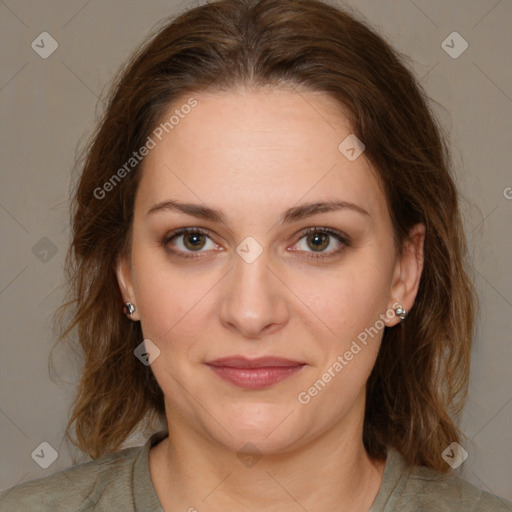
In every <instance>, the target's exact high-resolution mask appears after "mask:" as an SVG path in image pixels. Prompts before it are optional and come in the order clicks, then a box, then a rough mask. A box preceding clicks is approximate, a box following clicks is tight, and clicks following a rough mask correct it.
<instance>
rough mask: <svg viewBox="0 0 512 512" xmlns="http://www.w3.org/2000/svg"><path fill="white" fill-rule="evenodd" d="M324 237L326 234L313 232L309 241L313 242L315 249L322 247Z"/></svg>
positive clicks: (325, 237) (323, 245)
mask: <svg viewBox="0 0 512 512" xmlns="http://www.w3.org/2000/svg"><path fill="white" fill-rule="evenodd" d="M326 239H327V236H326V235H324V234H322V233H314V234H313V235H311V242H313V244H314V247H315V248H316V249H319V248H320V249H324V248H325V241H326Z"/></svg>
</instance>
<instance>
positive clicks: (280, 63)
mask: <svg viewBox="0 0 512 512" xmlns="http://www.w3.org/2000/svg"><path fill="white" fill-rule="evenodd" d="M405 62H406V60H405V58H404V57H403V56H402V55H400V54H399V53H397V52H396V51H395V50H393V49H392V48H391V47H390V45H389V44H388V43H386V42H385V40H384V39H383V38H382V37H381V36H379V35H377V34H376V33H375V32H374V31H373V30H372V29H370V28H369V26H368V24H367V23H366V22H364V21H359V20H358V19H357V18H356V16H355V15H353V14H349V13H347V12H345V11H343V10H341V9H339V8H338V7H336V6H334V5H331V4H327V3H323V2H321V1H319V0H219V1H214V2H212V3H208V4H205V5H203V6H199V7H195V8H193V9H190V10H188V11H186V12H184V13H181V14H179V15H177V16H174V17H172V18H170V19H168V20H165V25H164V26H163V28H160V29H159V30H157V31H156V32H155V34H153V35H152V36H151V37H150V38H149V39H148V41H147V42H146V43H145V44H144V45H142V46H141V47H140V48H139V50H138V51H137V52H136V53H135V54H134V55H133V57H132V58H131V59H130V60H129V62H128V63H127V64H126V65H125V66H124V68H123V69H122V70H121V71H120V73H119V75H118V78H117V79H116V80H115V82H114V83H113V86H112V89H111V92H110V95H109V97H108V98H107V106H106V109H105V113H104V114H103V117H102V119H101V120H100V122H99V124H98V127H97V129H96V131H95V133H94V134H93V136H92V138H91V140H90V142H89V143H88V145H87V147H86V151H85V155H86V156H85V159H84V162H83V168H82V172H81V176H80V179H79V182H78V185H77V187H76V191H75V192H74V196H73V203H72V242H71V246H70V248H69V252H68V255H67V259H66V268H67V273H68V277H69V282H70V283H71V288H70V289H71V292H70V293H71V294H72V297H71V300H70V301H68V303H67V304H65V305H64V306H62V307H63V308H68V307H71V308H72V311H73V314H72V318H71V320H70V321H69V322H68V324H67V326H66V328H65V329H64V330H63V332H62V333H61V339H64V338H67V337H70V336H71V335H72V334H73V336H74V340H75V342H76V341H78V344H79V346H80V348H81V350H82V353H83V370H82V374H81V379H80V382H79V385H78V390H77V394H76V397H75V400H74V402H73V404H72V414H71V415H70V419H69V423H68V428H67V433H68V436H69V437H70V438H71V439H72V441H73V442H74V443H75V444H76V445H77V446H78V447H80V448H81V449H82V450H83V451H85V452H87V453H88V454H89V455H90V456H91V457H93V458H96V457H99V456H100V455H102V454H105V453H108V452H112V451H115V450H117V449H119V448H120V447H121V445H122V443H123V442H124V441H125V440H126V439H127V437H128V436H129V435H130V434H131V433H132V432H133V431H134V430H135V429H136V428H137V427H138V426H139V425H140V424H141V421H142V420H147V419H148V418H155V417H158V418H164V417H165V416H164V402H163V394H162V391H161V390H160V388H159V386H158V384H157V382H156V380H155V378H154V377H153V374H152V372H151V369H150V367H149V366H144V365H142V364H141V363H140V362H139V361H138V360H137V359H136V358H135V357H134V354H133V351H134V348H135V347H136V346H137V345H139V344H140V342H141V341H142V339H143V335H142V331H141V327H140V323H139V322H136V323H134V322H131V321H130V320H129V319H127V318H126V316H125V315H124V314H123V309H122V296H121V293H120V290H119V287H118V283H117V280H116V275H115V267H116V262H117V259H118V257H119V256H120V255H126V254H129V249H130V236H131V224H132V220H133V208H134V198H135V194H136V191H137V185H138V182H139V179H140V174H141V170H142V164H143V163H141V164H138V165H137V166H135V167H134V168H133V169H132V170H131V171H130V172H129V173H127V174H126V176H125V177H124V178H123V179H122V180H120V181H119V183H116V185H115V186H113V187H111V190H109V191H108V193H106V194H104V197H102V198H99V197H98V196H99V195H100V194H98V187H102V186H103V184H104V183H106V182H107V181H108V180H109V179H110V178H111V177H112V176H113V175H114V174H115V173H116V172H117V170H118V169H119V168H120V167H121V166H122V165H123V163H125V162H127V161H128V160H129V159H130V157H131V156H132V154H133V152H134V151H136V150H138V149H139V148H140V147H142V146H143V145H144V143H145V142H146V140H147V137H148V136H149V135H150V134H151V133H152V131H153V130H154V129H155V127H156V126H158V124H159V122H160V120H161V119H162V118H163V116H164V114H165V113H166V112H167V111H168V109H169V107H170V105H172V104H175V102H176V101H177V100H178V99H180V98H183V97H186V95H192V94H194V93H200V92H201V91H207V90H208V91H215V90H230V89H233V88H236V87H238V86H249V87H256V88H257V87H263V86H270V87H272V86H275V87H279V86H291V87H296V88H299V87H300V88H301V89H302V90H310V91H318V92H323V93H326V94H327V95H329V96H330V97H331V98H333V99H334V100H336V101H337V102H338V104H339V105H340V107H342V109H343V110H344V111H345V112H346V115H347V116H348V119H349V122H350V125H351V129H352V132H353V133H355V134H356V135H357V137H358V138H359V139H361V140H362V141H363V142H364V144H365V146H366V149H365V156H366V158H367V159H368V160H369V161H370V162H371V164H372V165H373V167H374V168H375V170H376V171H377V174H378V177H379V180H380V182H381V184H382V186H383V190H384V193H385V195H386V200H387V203H388V207H389V212H390V216H391V220H392V223H393V229H394V234H395V239H396V246H397V249H398V250H399V251H400V250H401V248H402V247H403V244H404V242H405V241H406V240H407V237H408V233H409V231H410V229H411V227H412V226H413V225H415V224H417V223H423V224H424V225H425V226H426V238H425V244H424V268H423V274H422V277H421V282H420V287H419V291H418V294H417V298H416V302H415V305H414V307H413V308H412V310H411V312H410V315H409V317H408V318H407V321H406V322H404V323H403V324H399V325H397V326H395V327H393V328H386V329H385V331H384V334H383V340H382V345H381V349H380V352H379V355H378V357H377V361H376V364H375V367H374V369H373V372H372V374H371V376H370V378H369V381H368V383H367V402H366V403H367V405H366V414H365V421H364V429H363V441H364V444H365V447H366V449H367V451H368V453H369V455H370V456H371V457H375V458H384V457H385V454H386V451H387V449H388V448H389V447H393V448H395V449H397V450H398V451H399V452H400V453H401V454H402V455H403V456H404V457H405V460H406V461H407V463H408V464H417V465H425V466H428V467H430V468H433V469H436V470H439V471H447V470H448V469H449V468H448V466H447V464H445V463H444V462H443V460H442V458H441V453H442V451H443V450H444V449H445V448H446V447H447V446H448V445H449V444H450V443H451V442H453V441H458V440H460V436H461V432H460V431H459V429H458V427H457V421H458V416H459V414H460V412H461V409H462V406H463V404H464V400H465V398H466V393H467V384H468V373H469V362H470V347H471V340H472V336H473V322H474V310H475V306H476V296H475V293H474V289H473V286H472V284H471V282H470V280H469V278H468V275H467V273H466V271H465V265H466V263H465V261H464V258H465V252H466V241H465V235H464V231H463V225H462V221H461V215H460V211H459V204H458V195H457V190H456V187H455V184H454V179H453V175H452V171H451V159H450V155H449V150H448V145H447V142H446V140H445V138H444V136H443V135H442V133H443V132H442V130H441V128H440V126H439V124H438V123H437V121H436V118H435V116H434V114H433V111H432V110H431V107H430V106H429V99H428V96H427V95H426V94H425V92H424V91H423V89H422V88H421V87H420V85H419V84H418V82H417V81H416V80H415V78H414V75H413V73H412V72H411V71H410V69H409V67H408V65H407V64H406V63H405ZM95 191H96V193H95ZM73 429H74V433H72V430H73Z"/></svg>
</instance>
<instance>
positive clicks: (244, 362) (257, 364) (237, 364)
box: [206, 356, 306, 368]
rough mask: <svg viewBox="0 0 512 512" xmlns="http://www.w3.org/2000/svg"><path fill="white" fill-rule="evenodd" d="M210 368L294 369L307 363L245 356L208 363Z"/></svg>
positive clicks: (281, 358) (279, 358) (223, 358)
mask: <svg viewBox="0 0 512 512" xmlns="http://www.w3.org/2000/svg"><path fill="white" fill-rule="evenodd" d="M206 364H208V365H210V366H228V367H231V368H267V367H271V366H274V367H294V366H302V365H304V364H306V363H304V362H301V361H292V360H291V359H285V358H283V357H272V356H270V357H257V358H254V359H250V358H247V357H243V356H229V357H222V358H220V359H215V360H214V361H208V362H207V363H206Z"/></svg>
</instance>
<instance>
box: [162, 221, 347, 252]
mask: <svg viewBox="0 0 512 512" xmlns="http://www.w3.org/2000/svg"><path fill="white" fill-rule="evenodd" d="M190 233H199V234H202V235H205V236H206V237H208V238H209V239H210V240H212V242H214V243H215V245H217V246H218V244H217V243H216V242H215V240H214V239H213V238H212V236H211V235H212V232H211V231H210V230H209V229H205V228H201V227H193V226H192V227H184V228H178V229H175V230H173V231H171V232H170V233H167V234H166V235H165V236H164V237H163V239H162V245H163V246H164V248H166V250H167V251H168V252H170V253H172V254H175V255H178V256H181V257H183V258H198V257H203V256H200V255H201V254H202V253H208V252H210V251H201V250H199V251H180V250H175V249H169V248H168V244H169V243H170V242H171V241H172V240H173V239H174V238H178V237H180V236H183V235H186V234H190ZM312 233H326V234H327V235H328V236H331V237H334V238H336V239H337V240H338V241H339V242H340V243H341V244H342V247H341V248H340V249H333V250H330V251H325V252H315V251H311V252H309V251H305V252H306V253H307V254H309V255H312V256H303V258H306V259H328V258H330V257H333V256H336V255H338V254H339V253H340V252H341V251H343V250H344V249H345V248H346V247H347V246H349V245H351V238H350V236H348V235H347V234H346V233H344V232H343V231H340V230H338V229H334V228H328V227H323V226H311V227H309V228H304V229H302V230H301V231H299V232H298V233H297V234H296V235H295V238H296V239H297V240H296V242H294V243H293V245H296V244H297V243H298V242H299V241H300V240H301V239H302V238H304V237H305V236H307V235H309V234H312ZM221 250H223V249H221ZM287 250H288V251H289V249H287ZM289 252H303V251H296V250H291V251H289ZM195 254H196V255H195Z"/></svg>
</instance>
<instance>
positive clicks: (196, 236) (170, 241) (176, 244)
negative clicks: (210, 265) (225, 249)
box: [162, 228, 218, 258]
mask: <svg viewBox="0 0 512 512" xmlns="http://www.w3.org/2000/svg"><path fill="white" fill-rule="evenodd" d="M162 245H163V247H164V249H165V250H166V251H168V252H170V253H172V254H175V255H177V256H183V257H184V258H193V257H201V256H205V254H203V253H207V252H210V251H209V250H208V249H217V248H218V246H217V244H215V242H213V240H212V239H211V237H210V235H209V233H208V232H207V231H203V230H202V229H200V228H182V229H177V230H175V231H173V232H172V233H169V234H168V235H166V236H165V237H164V238H163V240H162ZM193 253H196V254H193Z"/></svg>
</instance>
